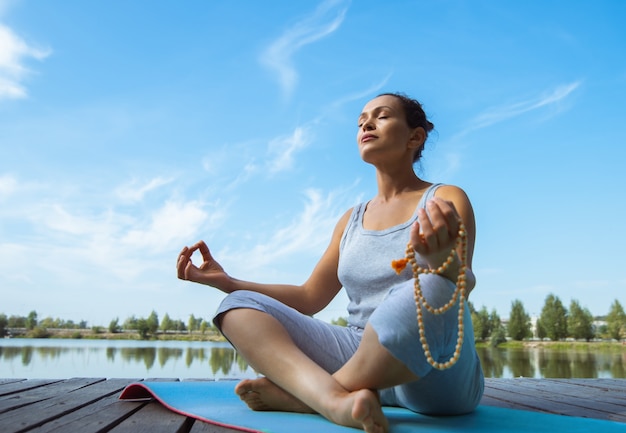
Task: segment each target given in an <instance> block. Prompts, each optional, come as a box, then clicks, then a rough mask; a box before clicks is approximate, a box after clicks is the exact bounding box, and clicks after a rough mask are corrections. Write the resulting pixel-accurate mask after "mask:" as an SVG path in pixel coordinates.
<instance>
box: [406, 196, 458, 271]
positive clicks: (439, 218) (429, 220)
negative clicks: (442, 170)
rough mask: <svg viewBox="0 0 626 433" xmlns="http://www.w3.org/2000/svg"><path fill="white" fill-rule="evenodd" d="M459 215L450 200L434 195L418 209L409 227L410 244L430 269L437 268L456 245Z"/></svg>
mask: <svg viewBox="0 0 626 433" xmlns="http://www.w3.org/2000/svg"><path fill="white" fill-rule="evenodd" d="M460 221H461V217H460V216H459V214H458V212H457V211H456V208H455V207H454V204H453V203H452V202H451V201H447V200H443V199H441V198H439V197H434V198H432V199H430V200H428V202H426V209H423V208H420V209H419V210H418V219H417V221H416V222H415V223H414V224H413V227H412V228H411V235H410V236H411V239H410V242H411V245H412V246H413V249H414V250H415V252H416V253H417V254H419V255H420V256H422V258H423V259H424V260H425V261H426V263H428V265H429V267H430V268H431V269H435V268H438V267H439V266H441V264H443V262H444V261H445V260H446V259H447V257H448V256H449V255H450V251H451V250H452V249H453V248H454V247H455V245H456V238H457V236H458V233H459V225H460Z"/></svg>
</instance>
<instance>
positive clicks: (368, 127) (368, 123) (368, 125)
mask: <svg viewBox="0 0 626 433" xmlns="http://www.w3.org/2000/svg"><path fill="white" fill-rule="evenodd" d="M361 129H362V130H363V131H372V130H373V129H375V126H374V122H372V120H371V119H370V118H367V119H365V120H363V124H362V125H361Z"/></svg>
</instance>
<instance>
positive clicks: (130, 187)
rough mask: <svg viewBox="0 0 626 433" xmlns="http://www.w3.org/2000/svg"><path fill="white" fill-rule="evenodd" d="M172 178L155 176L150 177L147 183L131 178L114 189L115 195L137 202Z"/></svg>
mask: <svg viewBox="0 0 626 433" xmlns="http://www.w3.org/2000/svg"><path fill="white" fill-rule="evenodd" d="M172 180H173V179H166V178H163V177H156V178H154V179H151V180H150V181H148V182H147V183H143V184H142V183H140V182H139V181H138V180H132V181H131V182H129V183H126V184H124V185H121V186H120V187H118V188H117V190H116V191H115V192H116V194H117V196H118V197H119V198H120V199H122V200H124V201H128V202H139V201H141V200H142V199H143V198H144V196H145V195H146V194H147V193H149V192H150V191H153V190H155V189H157V188H159V187H161V186H164V185H167V184H168V183H170V182H172Z"/></svg>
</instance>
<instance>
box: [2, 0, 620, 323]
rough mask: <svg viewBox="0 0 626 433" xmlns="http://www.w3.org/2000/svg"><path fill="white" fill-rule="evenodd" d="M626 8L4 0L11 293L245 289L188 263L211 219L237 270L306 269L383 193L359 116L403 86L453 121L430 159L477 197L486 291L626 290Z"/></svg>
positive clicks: (300, 272) (132, 308) (40, 305)
mask: <svg viewBox="0 0 626 433" xmlns="http://www.w3.org/2000/svg"><path fill="white" fill-rule="evenodd" d="M625 19H626V2H621V1H608V0H600V1H594V2H593V7H590V3H589V2H586V1H552V2H545V1H526V2H512V1H511V2H495V1H471V2H470V1H452V0H451V1H393V2H379V1H376V2H375V1H369V0H360V1H352V2H350V1H342V0H328V1H297V2H294V1H276V2H271V3H266V2H256V1H243V0H239V1H237V0H235V1H199V0H198V1H186V2H171V1H162V0H155V1H150V2H147V1H121V0H114V1H106V2H105V1H93V2H84V1H82V0H59V1H55V2H41V1H39V2H37V1H32V0H0V290H1V292H2V296H1V301H0V312H4V313H5V314H9V315H10V314H18V315H26V314H28V312H29V311H31V310H36V311H37V312H38V313H39V316H40V317H41V318H43V317H46V316H52V317H61V318H63V319H66V320H67V319H71V320H74V321H78V320H87V321H88V322H89V324H90V325H104V326H107V325H108V323H109V321H110V320H111V319H113V318H115V317H119V318H120V320H124V319H125V318H127V317H129V316H131V315H137V316H140V317H141V316H143V317H145V316H147V315H149V314H150V312H151V311H152V310H155V311H156V312H157V313H158V314H159V315H160V316H161V317H162V316H163V315H164V314H165V313H168V314H169V315H170V316H171V317H172V318H177V319H181V320H185V321H186V320H187V318H188V316H189V314H194V315H195V316H196V317H198V316H199V317H204V318H208V317H210V316H211V314H212V313H213V311H214V310H215V308H216V307H217V304H218V303H219V301H220V299H222V297H223V296H224V295H223V294H221V292H218V291H217V290H215V289H212V288H209V287H205V286H200V285H195V284H191V283H187V282H183V281H179V280H177V279H176V273H175V262H176V257H177V254H178V252H179V251H180V249H181V248H182V247H183V246H184V245H190V244H193V243H195V242H196V241H197V240H199V239H204V240H205V241H206V242H207V243H208V244H209V247H210V248H211V250H212V252H213V253H214V255H215V256H216V258H217V259H218V260H219V261H220V262H221V263H222V265H223V266H224V267H225V268H226V270H227V271H228V272H229V273H230V274H232V275H233V276H236V277H238V278H241V279H248V280H254V281H259V282H290V283H301V282H303V281H304V280H305V279H306V278H307V277H308V275H309V273H310V271H311V270H312V268H313V266H314V265H315V264H316V262H317V260H318V258H319V257H320V255H321V254H322V252H323V250H324V249H325V247H326V245H327V243H328V241H329V239H330V234H331V231H332V229H333V227H334V225H335V223H336V221H337V219H338V218H339V216H340V215H341V214H343V212H345V211H346V210H347V209H348V208H350V207H351V206H353V205H354V204H356V203H358V202H360V201H364V200H368V199H370V198H371V197H372V196H373V195H374V194H375V193H376V189H375V187H376V185H375V179H374V171H373V169H372V167H370V166H368V165H367V164H365V163H363V162H362V161H361V160H360V158H359V155H358V152H357V146H356V140H355V136H356V131H357V127H356V123H357V116H358V114H359V113H360V111H361V108H362V107H363V105H364V104H365V103H366V102H367V101H368V100H369V99H370V98H372V97H374V96H375V95H376V94H378V93H380V92H385V91H402V92H406V93H408V94H409V95H411V96H414V97H416V98H418V99H419V100H421V101H422V102H423V104H424V107H425V110H426V112H427V114H428V115H429V116H430V118H431V120H432V121H433V123H434V124H435V128H436V133H434V134H432V135H431V137H430V139H429V142H428V144H427V150H426V151H425V152H424V160H423V162H422V164H421V165H420V166H418V167H416V169H417V170H418V171H419V172H420V174H421V176H422V177H423V178H424V179H426V180H428V181H432V182H444V183H451V184H455V185H459V186H460V187H462V188H464V189H465V190H466V192H467V193H468V195H469V196H470V198H471V200H472V202H473V205H474V208H475V213H476V218H477V243H476V252H475V259H474V270H475V273H476V274H477V278H478V285H477V287H476V290H475V291H474V292H473V293H472V296H471V298H470V300H471V301H472V302H473V303H474V305H475V306H477V307H481V306H483V305H484V306H486V307H487V308H488V309H489V310H491V309H494V308H495V309H496V310H497V311H498V313H499V314H500V315H501V316H502V317H507V316H508V314H509V311H510V307H511V302H512V301H513V300H515V299H519V300H521V301H522V302H523V303H524V305H525V307H526V309H527V311H528V312H530V313H531V314H539V313H540V311H541V307H542V306H543V303H544V300H545V298H546V296H547V295H548V294H550V293H553V294H555V295H557V296H558V297H559V298H560V299H561V300H562V301H563V302H564V304H566V306H569V303H570V301H571V300H572V299H576V300H578V301H579V302H580V303H581V305H583V306H584V307H587V308H589V310H590V311H591V312H592V313H593V314H594V315H601V314H606V313H607V312H608V310H609V307H610V304H611V303H612V302H613V300H615V299H618V300H619V301H620V302H621V303H622V305H626V295H625V294H624V293H626V290H625V289H626V275H625V274H624V272H623V269H624V268H623V266H624V263H625V259H626V257H625V256H626V254H625V253H624V244H626V225H625V224H626V223H625V222H624V216H625V215H626V204H625V200H624V197H625V194H624V191H623V190H624V186H626V174H625V173H626V165H625V164H626V103H625V102H624V101H625V100H626V56H624V54H623V53H624V49H625V47H626V27H624V25H623V23H624V20H625ZM390 259H391V258H390ZM346 303H347V302H346V298H345V295H343V294H340V295H339V296H338V297H337V298H336V299H335V300H334V301H333V303H332V304H331V305H330V306H329V308H328V309H327V310H326V311H324V312H323V313H320V315H319V317H320V318H322V319H324V320H330V319H333V318H337V317H340V316H344V315H345V313H344V309H345V306H346Z"/></svg>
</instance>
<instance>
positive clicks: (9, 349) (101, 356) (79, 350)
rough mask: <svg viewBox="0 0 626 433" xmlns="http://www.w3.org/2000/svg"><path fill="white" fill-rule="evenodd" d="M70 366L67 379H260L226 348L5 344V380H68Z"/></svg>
mask: <svg viewBox="0 0 626 433" xmlns="http://www.w3.org/2000/svg"><path fill="white" fill-rule="evenodd" d="M103 364H104V368H103ZM70 365H71V366H73V369H72V370H71V371H70V372H69V373H67V374H66V376H65V377H73V376H81V375H82V376H85V375H86V376H93V375H96V376H101V375H108V374H109V373H108V372H112V373H111V376H113V377H124V376H126V377H127V376H128V374H127V373H129V374H130V375H135V374H139V375H144V374H143V373H149V374H150V375H151V376H153V377H156V376H160V375H165V376H167V377H181V378H182V377H209V376H212V377H215V378H223V377H250V376H255V375H256V374H255V373H254V371H252V369H251V368H250V367H249V366H248V364H247V363H246V362H245V361H244V360H243V358H241V357H240V356H239V355H238V354H237V352H236V351H235V350H234V349H233V348H232V347H230V346H229V345H228V344H226V343H197V342H195V343H186V342H154V343H150V342H139V343H137V342H131V341H127V342H119V341H116V342H110V343H107V342H106V341H95V342H85V343H84V344H82V345H81V344H80V343H77V342H75V341H70V340H62V341H50V340H46V341H44V340H22V341H17V340H5V341H4V342H3V341H1V340H0V377H33V374H23V373H22V372H31V373H32V372H34V377H50V378H55V377H63V376H61V375H62V374H63V373H61V372H60V371H59V370H63V369H66V370H67V368H66V367H67V366H70ZM7 366H8V367H10V368H6V367H7ZM138 367H140V368H138ZM81 369H82V370H85V371H86V373H82V372H81V371H80V370H81ZM7 370H10V371H12V372H13V373H14V374H10V373H9V372H8V371H7Z"/></svg>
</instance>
